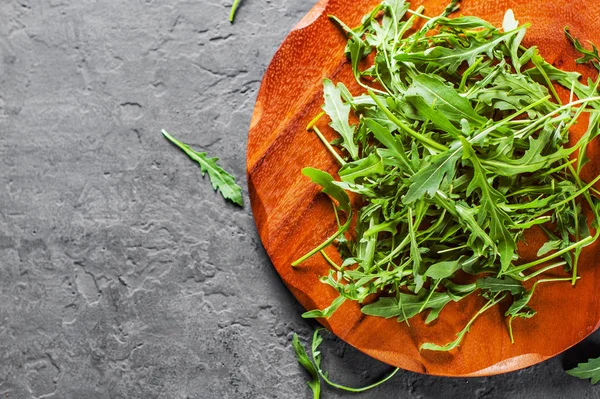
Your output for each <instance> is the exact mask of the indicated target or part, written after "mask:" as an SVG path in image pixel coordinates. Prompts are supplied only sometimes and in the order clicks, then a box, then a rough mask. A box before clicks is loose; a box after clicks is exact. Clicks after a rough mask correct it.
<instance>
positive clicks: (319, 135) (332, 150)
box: [312, 126, 346, 166]
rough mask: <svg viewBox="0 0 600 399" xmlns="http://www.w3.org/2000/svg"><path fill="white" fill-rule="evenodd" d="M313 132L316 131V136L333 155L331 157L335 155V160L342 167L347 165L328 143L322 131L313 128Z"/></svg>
mask: <svg viewBox="0 0 600 399" xmlns="http://www.w3.org/2000/svg"><path fill="white" fill-rule="evenodd" d="M312 130H314V131H315V134H316V135H317V137H318V138H319V139H320V140H321V142H323V144H324V145H325V147H326V148H327V150H328V151H329V152H330V153H331V155H333V156H334V157H335V159H336V160H337V161H338V163H339V164H340V165H342V166H344V165H346V161H344V160H343V159H342V157H341V156H340V154H338V153H337V152H336V150H335V149H334V148H333V147H332V146H331V143H329V141H327V139H326V138H325V136H323V133H321V131H320V130H319V129H318V128H317V127H316V126H313V127H312Z"/></svg>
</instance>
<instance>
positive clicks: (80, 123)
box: [0, 0, 600, 399]
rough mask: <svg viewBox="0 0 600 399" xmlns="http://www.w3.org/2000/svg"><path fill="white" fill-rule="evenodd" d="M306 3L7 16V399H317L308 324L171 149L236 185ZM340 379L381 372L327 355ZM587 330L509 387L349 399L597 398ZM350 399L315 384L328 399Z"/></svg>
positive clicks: (477, 382) (255, 246)
mask: <svg viewBox="0 0 600 399" xmlns="http://www.w3.org/2000/svg"><path fill="white" fill-rule="evenodd" d="M312 3H313V1H301V0H283V1H271V0H243V2H242V5H241V7H240V10H239V14H238V19H237V22H236V23H235V24H234V25H230V24H229V22H228V21H227V14H228V12H229V7H230V6H231V1H229V0H215V1H208V0H125V1H123V0H104V1H96V0H0V167H1V169H0V397H1V398H19V399H20V398H57V399H63V398H73V399H78V398H82V399H88V398H90V399H93V398H111V399H113V398H144V399H148V398H309V397H311V395H310V392H309V390H308V388H307V387H306V385H305V379H306V375H305V373H304V372H303V370H302V369H301V368H300V367H299V366H298V364H297V363H296V361H295V358H294V355H293V354H292V350H291V347H290V341H291V335H292V332H293V331H297V332H298V333H299V335H300V336H301V337H302V338H303V339H306V338H308V337H309V335H310V333H311V331H312V329H313V327H314V324H313V323H311V322H309V321H305V320H302V319H301V317H300V314H301V313H302V308H301V307H300V306H299V305H298V304H297V302H296V301H295V300H294V298H293V297H292V296H291V295H290V294H289V293H288V292H287V290H286V289H285V287H284V286H283V284H282V283H281V281H280V279H279V277H278V276H277V274H276V273H275V271H274V269H273V268H272V266H271V264H270V262H269V259H268V258H267V256H266V255H265V252H264V250H263V249H262V247H261V243H260V240H259V238H258V236H257V233H256V230H255V227H254V222H253V219H252V215H251V212H250V208H249V206H248V203H247V202H248V200H247V192H245V196H246V203H247V206H246V207H245V208H244V209H240V208H237V207H235V206H232V205H230V204H227V203H225V202H224V201H223V199H222V198H221V197H220V196H219V195H217V194H215V193H214V192H213V191H212V189H211V187H210V185H209V184H208V181H206V180H203V179H202V178H201V176H200V173H199V170H198V168H197V167H196V166H195V165H194V164H192V163H191V162H190V161H189V160H188V159H186V158H185V156H184V155H183V154H182V153H180V152H179V151H177V149H175V148H174V147H173V146H171V145H169V144H168V143H167V142H166V141H165V140H164V139H163V138H162V137H161V136H160V133H159V132H160V129H161V128H166V129H169V130H170V131H171V132H172V133H174V134H175V135H176V136H178V137H180V138H181V139H182V140H184V141H186V142H189V143H191V144H193V145H195V147H196V148H199V149H203V150H207V151H209V152H210V153H211V154H213V155H215V156H220V157H221V158H222V164H223V165H224V166H225V167H226V168H227V169H228V170H231V171H232V172H233V173H235V174H236V175H237V176H239V177H241V178H242V183H245V180H244V178H243V176H244V174H245V171H244V163H245V146H246V135H247V128H248V125H249V121H250V116H251V113H252V108H253V104H254V100H255V96H256V92H257V90H258V87H259V84H260V80H261V77H262V74H263V73H264V71H265V68H266V66H267V65H268V63H269V60H270V58H271V56H272V55H273V53H274V52H275V49H276V47H277V46H278V45H279V43H280V42H281V40H282V39H283V38H284V37H285V35H286V34H287V32H288V31H289V30H290V28H291V27H292V26H293V25H294V24H295V23H296V22H297V21H298V20H299V19H300V18H301V17H302V15H303V14H304V13H305V12H306V11H307V10H308V9H309V8H310V7H311V5H312ZM548 333H549V334H552V332H551V331H549V332H548ZM323 347H324V352H325V356H326V359H325V364H326V366H327V367H328V368H330V369H331V376H332V378H334V379H335V380H339V381H341V382H345V383H348V384H356V385H361V384H365V383H368V382H371V381H374V380H375V379H377V378H379V377H381V376H382V375H384V374H385V373H386V372H387V371H388V370H389V367H386V366H385V365H382V364H380V363H378V362H376V361H374V360H371V359H370V358H368V357H366V356H364V355H362V354H360V353H357V352H356V351H355V350H353V349H352V348H350V347H348V346H347V345H345V344H343V343H341V342H339V341H337V340H335V339H333V338H328V339H326V341H325V343H324V344H323ZM590 355H592V356H593V355H596V356H598V355H600V335H598V334H596V335H595V336H594V337H592V338H591V339H588V340H587V341H585V343H584V344H582V345H580V346H578V347H577V348H575V349H573V350H571V351H569V352H568V353H567V354H566V355H563V356H560V357H558V358H556V359H553V360H550V361H547V362H545V363H543V364H541V365H538V366H536V367H532V368H530V369H527V370H524V371H521V372H517V373H512V374H509V375H503V376H497V377H492V378H479V379H447V378H435V377H426V376H421V375H417V374H413V373H409V372H401V373H399V375H397V376H396V377H395V378H394V379H393V380H392V381H390V382H389V383H387V384H386V385H384V386H382V387H380V388H378V389H376V390H374V391H371V392H369V393H365V394H360V395H355V396H356V397H360V398H396V397H398V398H586V397H587V398H598V397H600V389H598V388H593V387H592V386H591V385H590V384H589V383H588V382H586V381H580V380H577V379H575V378H571V377H569V376H567V375H565V374H564V372H563V369H564V368H565V367H571V366H573V365H574V364H575V363H576V362H577V361H580V360H583V359H584V358H586V357H588V356H590ZM348 396H351V395H348V394H345V393H343V392H338V391H335V390H332V389H329V388H324V394H323V397H324V398H342V397H348Z"/></svg>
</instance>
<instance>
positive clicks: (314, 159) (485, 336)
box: [247, 0, 600, 376]
mask: <svg viewBox="0 0 600 399" xmlns="http://www.w3.org/2000/svg"><path fill="white" fill-rule="evenodd" d="M378 3H379V0H361V1H356V0H322V1H320V2H319V3H318V4H317V5H316V6H315V7H314V8H313V9H312V10H311V11H310V12H309V14H308V15H307V16H306V17H305V18H304V19H303V20H302V21H301V22H300V23H299V24H298V25H297V26H296V27H295V28H294V30H293V31H292V32H291V33H290V34H289V36H288V37H287V38H286V39H285V41H284V42H283V44H282V45H281V47H280V49H279V50H278V52H277V53H276V55H275V57H274V58H273V61H272V62H271V65H270V66H269V68H268V70H267V72H266V74H265V77H264V80H263V83H262V86H261V88H260V92H259V94H258V99H257V102H256V108H255V110H254V115H253V118H252V123H251V128H250V134H249V139H248V155H247V173H248V182H249V188H250V198H251V202H252V210H253V212H254V218H255V220H256V225H257V227H258V231H259V234H260V237H261V239H262V242H263V244H264V247H265V249H266V250H267V253H268V254H269V256H270V257H271V260H272V262H273V265H274V266H275V268H276V269H277V272H278V273H279V274H280V276H281V278H282V279H283V281H284V282H285V284H286V285H287V287H288V288H289V289H290V290H291V292H292V293H293V294H294V295H295V297H296V298H297V299H298V300H299V301H300V303H302V305H303V306H304V307H305V308H306V309H308V310H310V309H315V308H321V309H322V308H324V307H326V306H327V305H329V304H330V303H331V301H332V300H333V299H334V298H335V297H336V296H337V295H336V292H334V290H333V289H332V288H330V287H329V286H326V285H324V284H322V283H320V282H319V280H318V278H319V276H322V275H325V274H326V273H327V270H328V266H327V264H326V262H325V261H324V260H323V258H322V257H321V256H320V255H317V256H314V257H312V258H311V259H309V260H308V261H306V262H305V263H303V264H302V265H301V266H300V267H298V268H297V269H292V267H291V266H290V263H291V262H292V261H293V260H295V259H296V258H298V257H299V256H301V255H303V254H304V253H306V252H307V251H308V250H310V249H311V248H313V247H315V246H316V245H318V244H319V243H320V242H322V241H323V240H324V239H325V238H326V237H327V236H329V235H330V234H332V233H333V232H334V231H335V230H336V225H335V219H334V216H333V212H332V209H331V204H330V202H329V200H328V199H327V198H326V197H325V196H324V195H321V194H319V189H318V187H317V186H315V185H314V184H311V183H310V181H309V180H308V179H307V178H305V177H303V176H302V175H301V173H300V170H301V168H303V167H305V166H312V167H316V168H321V169H324V170H327V171H329V172H330V173H335V171H336V170H337V167H336V164H335V161H334V159H332V158H331V157H330V155H328V153H327V151H326V150H325V149H324V148H323V146H322V144H321V143H320V142H319V140H318V138H317V137H316V136H315V135H314V134H312V133H308V132H306V130H305V126H306V125H307V123H308V122H309V121H310V120H311V119H312V118H313V117H314V116H315V115H317V114H318V113H319V111H320V107H321V105H322V103H323V99H322V95H323V93H322V81H323V78H324V77H329V78H330V79H332V80H334V81H343V82H344V83H345V84H347V85H348V86H349V87H350V88H351V90H353V91H355V92H356V91H358V88H357V87H356V86H357V85H356V84H354V80H353V77H352V74H351V71H350V67H349V65H348V63H347V61H346V59H345V57H344V54H343V49H344V45H345V37H344V35H343V34H342V33H341V32H340V31H339V30H338V29H337V28H336V27H335V26H334V25H333V24H332V23H331V22H330V21H329V20H328V18H327V15H328V14H334V15H336V16H338V17H339V18H341V19H342V20H343V21H345V22H346V23H347V24H348V25H350V26H354V25H357V24H358V23H359V21H360V19H361V17H362V16H363V15H364V14H365V13H366V12H367V11H368V10H370V9H371V8H372V7H374V6H375V5H376V4H378ZM420 4H424V5H425V7H426V8H425V12H426V13H427V14H428V15H437V14H439V13H440V12H441V10H442V9H443V8H444V7H445V5H446V4H447V1H439V0H438V1H436V0H431V1H428V0H426V1H413V2H412V9H415V8H416V7H417V6H418V5H420ZM508 8H512V9H513V10H514V12H515V15H516V18H517V19H518V20H519V21H520V22H521V23H525V22H529V23H531V27H530V28H529V30H528V33H527V35H526V40H525V45H527V46H531V45H536V46H538V47H539V48H540V51H541V53H542V55H543V56H544V57H545V58H546V59H547V60H548V61H549V62H550V63H553V64H554V65H556V66H558V67H561V68H563V69H567V70H578V71H579V72H581V73H583V74H584V76H586V77H587V76H593V72H592V70H591V68H587V67H582V66H576V64H575V62H574V60H575V59H576V58H577V57H578V54H577V53H576V52H575V50H574V49H573V48H572V47H571V45H570V44H569V43H568V41H567V40H566V38H565V36H564V34H563V28H564V26H565V25H568V26H570V28H571V31H572V33H573V34H574V35H575V36H577V37H579V38H581V39H586V40H591V41H593V42H595V43H598V44H600V29H598V27H599V25H598V23H597V16H598V15H600V3H599V2H596V1H587V0H577V1H547V0H496V1H481V0H464V1H463V4H462V7H461V11H460V13H462V14H464V15H476V16H479V17H482V18H484V19H487V20H489V21H490V22H492V23H494V24H495V25H496V26H501V23H502V18H503V16H504V13H505V11H506V10H507V9H508ZM562 94H563V95H565V94H566V93H564V92H563V93H562ZM581 127H585V126H581ZM328 134H329V135H330V136H329V137H331V138H333V137H334V136H333V133H332V132H330V131H329V132H328ZM572 134H573V135H575V136H576V135H577V134H580V132H572ZM599 154H600V150H599V148H598V146H594V148H591V149H590V156H591V157H592V159H598V155H599ZM599 172H600V162H592V163H591V164H590V167H588V168H587V170H586V174H587V175H588V176H589V175H595V174H597V173H599ZM540 241H541V237H536V236H535V235H533V236H531V237H529V239H528V241H527V245H524V244H523V243H521V245H520V249H521V250H522V251H524V253H527V252H531V250H529V251H528V250H527V248H530V249H532V248H535V247H536V245H539V244H540ZM599 248H600V246H599V245H593V246H590V247H587V248H586V249H585V250H584V252H583V255H582V258H581V261H580V272H581V273H580V275H581V276H582V279H581V280H580V281H579V282H578V284H577V286H576V287H575V288H573V287H571V286H570V285H569V284H565V283H555V284H554V285H545V286H544V285H542V286H540V287H539V288H538V290H537V291H536V295H534V299H533V302H532V307H533V308H534V309H536V310H537V311H538V314H537V315H536V316H535V317H534V318H532V319H529V320H516V321H515V322H514V332H515V338H516V343H515V344H511V342H510V340H509V336H508V332H507V328H506V322H505V318H504V316H503V313H504V310H505V309H502V308H499V307H497V308H494V309H492V310H490V311H488V312H487V313H486V314H485V315H484V316H483V317H481V318H480V319H478V321H477V322H476V323H475V324H474V325H473V327H472V328H471V332H470V333H469V334H467V336H466V338H465V339H464V341H463V343H462V345H461V346H460V348H459V349H455V350H453V351H452V352H449V353H439V352H430V351H423V352H422V353H419V350H418V347H419V345H420V344H421V343H423V342H436V343H446V342H449V341H452V340H453V339H454V338H455V334H456V332H458V331H459V330H461V329H462V327H463V326H464V325H465V324H466V323H467V321H468V319H469V318H470V317H471V316H472V315H473V314H474V312H476V310H477V309H479V307H480V306H481V304H482V303H481V299H480V298H475V297H472V299H470V300H464V301H461V302H459V303H451V304H450V305H448V307H447V308H446V309H444V311H443V312H442V314H441V315H440V318H439V320H438V321H436V322H435V323H433V324H432V325H429V326H426V325H425V324H424V323H423V320H422V319H420V318H419V317H415V318H413V319H411V327H408V326H407V325H406V324H404V323H398V322H396V321H395V319H389V320H385V319H381V318H376V317H369V316H364V315H363V314H362V313H361V312H360V309H359V307H358V305H356V304H354V303H348V302H346V303H345V304H344V305H343V306H342V307H341V308H340V309H339V310H338V311H337V312H336V313H335V314H334V315H333V316H332V317H331V318H330V319H329V320H321V322H322V323H323V324H324V325H325V326H326V327H327V328H329V329H330V330H331V331H332V332H334V333H335V334H336V335H337V336H338V337H340V338H341V339H343V340H345V341H346V342H348V343H349V344H351V345H352V346H354V347H356V348H357V349H359V350H361V351H363V352H365V353H367V354H369V355H371V356H372V357H374V358H377V359H379V360H381V361H384V362H386V363H389V364H391V365H394V366H397V367H401V368H403V369H406V370H411V371H416V372H420V373H427V374H433V375H445V376H484V375H493V374H498V373H504V372H508V371H512V370H517V369H520V368H523V367H527V366H530V365H533V364H535V363H538V362H541V361H543V360H545V359H548V358H550V357H552V356H554V355H556V354H558V353H560V352H562V351H564V350H565V349H567V348H569V347H570V346H572V345H574V344H576V343H577V342H579V341H581V340H582V339H584V338H585V337H586V336H588V335H589V334H591V333H592V332H593V331H595V330H596V329H597V328H598V326H599V324H600V289H598V288H596V282H597V281H600V267H598V266H599V262H600V254H598V249H599ZM328 251H329V252H328V253H330V254H331V255H332V256H337V254H335V253H334V252H335V250H334V249H333V248H329V250H328Z"/></svg>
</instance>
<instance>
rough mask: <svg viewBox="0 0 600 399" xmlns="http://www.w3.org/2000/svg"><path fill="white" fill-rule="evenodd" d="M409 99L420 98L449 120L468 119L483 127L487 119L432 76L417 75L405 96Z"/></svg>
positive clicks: (454, 91) (466, 100)
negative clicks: (432, 105)
mask: <svg viewBox="0 0 600 399" xmlns="http://www.w3.org/2000/svg"><path fill="white" fill-rule="evenodd" d="M405 95H406V96H407V97H411V96H419V97H421V98H423V100H425V102H426V103H428V104H435V108H436V110H437V111H439V112H440V113H441V114H442V115H443V116H445V117H446V118H447V119H448V120H451V121H453V122H460V121H461V120H463V119H466V120H467V121H468V122H470V123H473V124H475V125H478V126H480V125H483V124H485V123H486V122H487V120H486V118H484V117H482V116H481V115H479V114H477V112H475V110H474V109H473V107H472V106H471V103H470V102H469V100H468V99H466V98H465V97H463V96H461V95H460V94H458V92H457V91H456V90H455V89H454V88H453V87H451V86H448V85H447V84H444V83H443V82H442V81H441V80H440V79H439V78H436V77H434V76H431V75H426V74H422V75H417V76H415V77H414V78H413V81H412V85H411V86H410V87H409V88H408V90H407V91H406V94H405Z"/></svg>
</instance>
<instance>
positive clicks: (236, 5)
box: [229, 0, 240, 22]
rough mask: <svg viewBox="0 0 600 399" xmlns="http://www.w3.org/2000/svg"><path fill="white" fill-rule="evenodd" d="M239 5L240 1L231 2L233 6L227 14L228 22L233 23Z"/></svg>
mask: <svg viewBox="0 0 600 399" xmlns="http://www.w3.org/2000/svg"><path fill="white" fill-rule="evenodd" d="M239 5H240V0H233V5H232V6H231V12H230V13H229V22H233V20H234V19H235V12H236V11H237V8H238V6H239Z"/></svg>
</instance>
